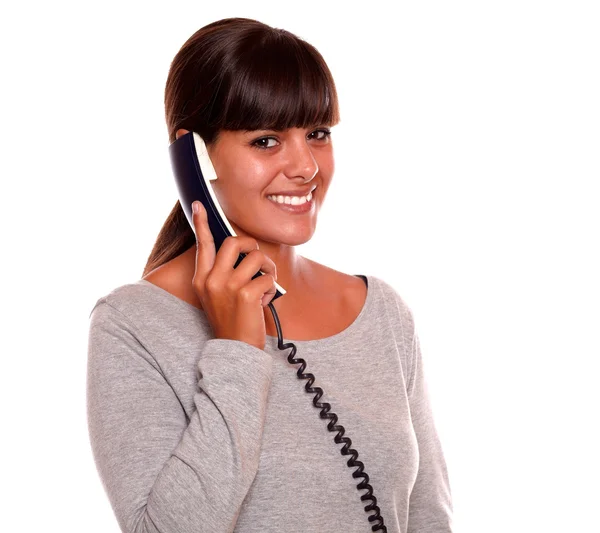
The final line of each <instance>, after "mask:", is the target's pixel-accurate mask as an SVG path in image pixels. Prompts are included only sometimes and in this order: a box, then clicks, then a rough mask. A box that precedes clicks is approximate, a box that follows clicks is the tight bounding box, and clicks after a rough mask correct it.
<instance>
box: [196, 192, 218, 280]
mask: <svg viewBox="0 0 600 533" xmlns="http://www.w3.org/2000/svg"><path fill="white" fill-rule="evenodd" d="M194 203H196V204H197V205H198V212H197V213H193V210H192V213H193V219H194V228H195V230H196V273H195V275H194V279H196V280H198V281H199V282H200V283H199V285H203V284H204V281H205V280H206V277H207V276H208V273H209V272H210V271H211V269H212V268H213V265H214V264H215V256H216V251H215V241H214V238H213V235H212V233H211V232H210V227H209V226H208V217H207V214H206V209H205V208H204V205H203V204H202V202H199V201H196V202H194Z"/></svg>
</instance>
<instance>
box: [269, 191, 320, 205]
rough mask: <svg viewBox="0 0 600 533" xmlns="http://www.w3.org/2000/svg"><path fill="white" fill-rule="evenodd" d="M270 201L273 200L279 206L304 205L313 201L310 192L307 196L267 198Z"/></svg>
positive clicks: (271, 196)
mask: <svg viewBox="0 0 600 533" xmlns="http://www.w3.org/2000/svg"><path fill="white" fill-rule="evenodd" d="M267 198H268V199H269V200H273V201H274V202H277V203H278V204H291V205H302V204H303V203H305V202H310V201H311V200H312V192H309V193H308V194H307V195H306V196H282V195H281V194H280V195H279V196H273V195H270V196H267Z"/></svg>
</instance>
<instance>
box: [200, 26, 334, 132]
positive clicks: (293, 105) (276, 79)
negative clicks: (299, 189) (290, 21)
mask: <svg viewBox="0 0 600 533" xmlns="http://www.w3.org/2000/svg"><path fill="white" fill-rule="evenodd" d="M237 45H238V50H237V53H236V54H233V55H232V56H230V57H231V61H226V62H225V64H226V65H228V66H229V67H230V68H226V69H225V72H223V76H222V78H221V80H220V81H221V84H220V90H219V91H217V94H216V95H215V96H216V98H215V102H214V105H213V107H212V109H213V111H214V112H215V114H216V115H217V116H213V120H211V121H210V122H211V123H212V124H211V125H212V126H214V127H216V128H218V129H225V130H262V129H273V130H285V129H287V128H292V127H296V128H308V127H312V126H317V125H327V126H334V125H335V124H337V123H338V122H339V120H340V119H339V111H338V99H337V93H336V88H335V84H334V81H333V77H332V75H331V73H330V71H329V69H328V67H327V65H326V64H325V61H324V60H323V58H322V57H321V55H320V54H319V52H318V51H317V50H316V49H315V48H314V47H312V45H310V44H308V43H306V42H304V41H300V42H298V39H297V38H296V37H294V38H293V39H292V38H290V37H288V36H287V35H286V32H285V31H283V30H277V31H276V32H275V33H274V34H271V35H269V36H268V37H267V38H264V39H261V40H260V41H259V42H255V41H252V40H251V39H249V40H242V41H240V42H238V43H237ZM234 57H235V59H233V58H234ZM234 73H235V74H234Z"/></svg>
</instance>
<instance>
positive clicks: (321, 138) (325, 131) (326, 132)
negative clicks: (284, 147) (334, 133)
mask: <svg viewBox="0 0 600 533" xmlns="http://www.w3.org/2000/svg"><path fill="white" fill-rule="evenodd" d="M315 133H316V134H321V135H320V136H318V137H313V139H316V140H317V141H325V140H327V139H328V138H329V136H330V135H331V131H330V130H328V129H320V130H315V131H313V132H311V133H309V135H308V136H309V137H311V136H312V135H314V134H315Z"/></svg>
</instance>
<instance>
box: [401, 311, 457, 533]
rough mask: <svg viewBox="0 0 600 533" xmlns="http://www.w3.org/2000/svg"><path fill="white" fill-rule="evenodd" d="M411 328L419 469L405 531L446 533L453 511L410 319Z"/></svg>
mask: <svg viewBox="0 0 600 533" xmlns="http://www.w3.org/2000/svg"><path fill="white" fill-rule="evenodd" d="M412 330H413V331H412V342H410V339H408V340H409V342H410V344H409V345H410V346H412V349H411V353H410V354H409V361H410V367H411V372H410V379H409V382H408V384H407V393H408V398H409V404H410V412H411V419H412V423H413V428H414V431H415V434H416V437H417V442H418V444H419V471H418V473H417V479H416V481H415V484H414V487H413V489H412V493H411V495H410V503H409V512H408V533H449V532H451V531H452V512H453V510H452V499H451V492H450V483H449V480H448V471H447V469H446V462H445V460H444V455H443V451H442V447H441V444H440V440H439V437H438V434H437V430H436V428H435V423H434V418H433V413H432V410H431V405H430V401H429V395H428V391H427V381H426V379H425V374H424V371H423V359H422V356H421V348H420V344H419V337H418V335H417V333H416V331H415V330H414V322H413V328H412Z"/></svg>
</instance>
